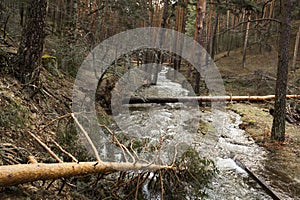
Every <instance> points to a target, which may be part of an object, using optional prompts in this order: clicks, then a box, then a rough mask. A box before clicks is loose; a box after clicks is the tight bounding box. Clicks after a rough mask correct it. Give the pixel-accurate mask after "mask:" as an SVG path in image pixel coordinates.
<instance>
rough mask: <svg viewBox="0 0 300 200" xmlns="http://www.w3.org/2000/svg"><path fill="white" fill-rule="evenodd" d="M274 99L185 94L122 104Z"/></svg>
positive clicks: (139, 98)
mask: <svg viewBox="0 0 300 200" xmlns="http://www.w3.org/2000/svg"><path fill="white" fill-rule="evenodd" d="M286 98H287V99H300V95H286ZM272 99H275V95H266V96H187V97H147V98H141V97H131V98H125V99H123V101H122V103H123V104H139V103H178V102H182V103H184V102H194V101H198V102H217V101H249V102H260V101H268V100H272Z"/></svg>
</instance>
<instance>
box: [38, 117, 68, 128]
mask: <svg viewBox="0 0 300 200" xmlns="http://www.w3.org/2000/svg"><path fill="white" fill-rule="evenodd" d="M68 117H71V113H68V114H65V115H62V116H59V117H57V118H56V119H53V120H52V121H51V122H49V123H48V124H46V125H45V126H44V127H43V128H41V129H39V131H43V130H45V128H47V127H48V126H50V125H51V124H53V123H54V122H56V121H58V120H61V119H64V118H68Z"/></svg>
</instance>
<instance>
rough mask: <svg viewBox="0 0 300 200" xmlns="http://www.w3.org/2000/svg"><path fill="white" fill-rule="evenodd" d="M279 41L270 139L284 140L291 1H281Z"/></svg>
mask: <svg viewBox="0 0 300 200" xmlns="http://www.w3.org/2000/svg"><path fill="white" fill-rule="evenodd" d="M281 5H282V8H281V9H282V11H281V24H280V29H279V31H280V41H279V48H278V49H279V52H278V65H277V80H276V88H275V105H274V119H273V125H272V133H271V139H273V140H277V141H284V140H285V116H286V90H287V79H288V64H289V47H290V34H291V11H292V3H291V0H281Z"/></svg>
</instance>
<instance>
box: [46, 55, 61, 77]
mask: <svg viewBox="0 0 300 200" xmlns="http://www.w3.org/2000/svg"><path fill="white" fill-rule="evenodd" d="M42 65H43V67H44V68H45V69H46V70H47V71H48V72H50V73H51V74H52V75H54V76H58V77H60V78H61V77H62V75H61V74H60V72H59V70H58V67H57V58H56V57H55V56H50V55H48V54H45V55H43V56H42Z"/></svg>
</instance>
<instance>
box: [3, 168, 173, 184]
mask: <svg viewBox="0 0 300 200" xmlns="http://www.w3.org/2000/svg"><path fill="white" fill-rule="evenodd" d="M171 168H172V167H171V166H165V165H154V164H140V163H117V162H82V163H53V164H45V163H34V164H19V165H5V166H0V187H6V186H12V185H17V184H21V183H28V182H33V181H38V180H53V179H59V178H68V177H73V176H78V175H87V174H94V173H104V174H106V173H113V172H115V171H122V170H123V171H125V170H142V169H147V170H159V169H171Z"/></svg>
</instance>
